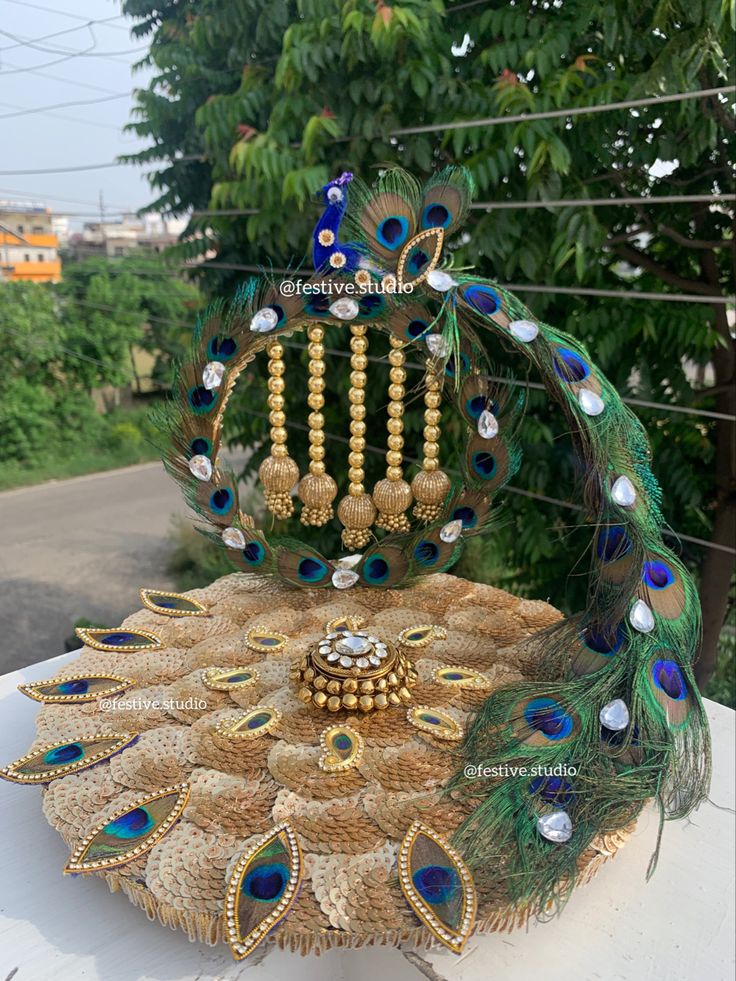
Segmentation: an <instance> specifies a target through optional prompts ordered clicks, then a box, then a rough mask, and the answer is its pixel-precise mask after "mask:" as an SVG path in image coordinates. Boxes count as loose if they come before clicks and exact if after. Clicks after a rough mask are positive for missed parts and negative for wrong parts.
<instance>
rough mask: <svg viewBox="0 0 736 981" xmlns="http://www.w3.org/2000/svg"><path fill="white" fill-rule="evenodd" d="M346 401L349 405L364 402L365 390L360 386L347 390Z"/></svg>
mask: <svg viewBox="0 0 736 981" xmlns="http://www.w3.org/2000/svg"><path fill="white" fill-rule="evenodd" d="M348 402H350V404H351V405H362V404H363V403H364V402H365V391H364V390H363V389H362V388H351V389H350V390H349V392H348Z"/></svg>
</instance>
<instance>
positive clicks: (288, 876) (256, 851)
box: [225, 821, 302, 960]
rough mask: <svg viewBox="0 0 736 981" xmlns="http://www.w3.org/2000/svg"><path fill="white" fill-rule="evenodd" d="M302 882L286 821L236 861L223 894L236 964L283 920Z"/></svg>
mask: <svg viewBox="0 0 736 981" xmlns="http://www.w3.org/2000/svg"><path fill="white" fill-rule="evenodd" d="M301 878H302V855H301V849H300V848H299V841H298V839H297V836H296V834H295V833H294V831H293V829H292V827H291V825H290V824H289V822H288V821H284V822H283V823H282V824H279V825H277V826H276V827H275V828H274V829H273V830H272V831H269V832H268V833H267V834H265V835H262V836H261V837H260V838H259V839H258V840H257V841H256V842H255V844H253V845H251V847H250V848H249V849H248V850H247V851H246V852H244V854H243V855H242V856H241V857H240V858H239V859H238V862H237V864H236V866H235V868H234V869H233V872H232V875H231V876H230V880H229V881H228V884H227V890H226V892H225V925H226V932H227V942H228V943H229V945H230V950H231V951H232V953H233V957H235V959H236V960H242V959H243V958H244V957H247V956H248V954H250V953H251V952H252V951H253V950H255V948H256V947H257V946H258V944H259V943H260V942H261V941H262V940H263V939H264V937H266V936H267V935H268V933H269V932H270V931H271V930H273V928H274V927H275V926H276V925H277V924H278V923H280V922H281V920H283V919H284V917H285V916H286V914H287V913H288V912H289V909H290V907H291V905H292V903H293V902H294V900H295V899H296V896H297V892H298V890H299V884H300V883H301Z"/></svg>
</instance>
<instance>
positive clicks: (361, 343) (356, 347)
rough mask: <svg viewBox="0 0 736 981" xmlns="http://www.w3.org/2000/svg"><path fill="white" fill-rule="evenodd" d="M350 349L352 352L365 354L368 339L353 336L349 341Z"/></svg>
mask: <svg viewBox="0 0 736 981" xmlns="http://www.w3.org/2000/svg"><path fill="white" fill-rule="evenodd" d="M361 326H362V325H361ZM350 349H351V351H353V353H354V354H358V355H360V354H365V353H366V351H367V350H368V341H367V340H366V339H365V337H353V339H352V340H351V342H350ZM367 360H368V359H367V358H366V361H367ZM356 367H357V366H356Z"/></svg>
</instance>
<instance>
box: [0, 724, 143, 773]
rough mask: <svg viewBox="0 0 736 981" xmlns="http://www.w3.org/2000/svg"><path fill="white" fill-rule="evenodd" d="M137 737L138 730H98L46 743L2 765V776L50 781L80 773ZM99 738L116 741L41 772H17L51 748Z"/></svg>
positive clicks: (123, 747)
mask: <svg viewBox="0 0 736 981" xmlns="http://www.w3.org/2000/svg"><path fill="white" fill-rule="evenodd" d="M137 738H138V733H137V732H98V733H97V734H96V735H94V736H87V737H85V738H84V739H71V740H70V739H65V740H63V741H62V742H60V743H45V744H44V745H43V746H41V747H39V748H38V749H34V750H33V752H31V753H26V755H25V756H21V758H20V759H18V760H13V762H12V763H8V765H7V766H4V767H2V769H0V777H2V778H3V780H9V781H10V782H11V783H50V782H51V781H52V780H56V779H58V778H59V777H66V776H68V775H69V774H70V773H79V772H81V771H82V770H86V769H87V767H88V766H94V764H95V763H100V762H101V761H102V760H105V759H107V758H108V757H109V756H114V755H115V753H119V752H120V750H122V749H125V748H126V747H127V746H130V744H131V743H132V742H133V741H134V740H135V739H137ZM97 739H115V740H116V743H115V745H114V746H112V747H108V748H107V749H101V750H98V751H97V752H96V753H94V754H93V755H92V756H85V757H84V759H82V760H74V762H72V763H67V764H66V765H65V766H55V767H54V768H53V769H51V770H43V771H41V772H39V773H18V772H17V771H18V768H19V767H21V766H25V764H26V763H30V762H31V761H32V760H35V759H36V758H37V757H39V756H42V755H43V754H44V753H48V751H49V750H50V749H58V748H59V747H61V746H68V745H69V744H70V742H71V743H73V742H79V743H81V742H94V741H95V740H97Z"/></svg>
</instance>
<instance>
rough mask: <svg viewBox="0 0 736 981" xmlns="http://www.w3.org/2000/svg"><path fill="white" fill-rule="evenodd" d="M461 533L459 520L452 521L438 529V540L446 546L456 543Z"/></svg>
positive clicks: (461, 527) (461, 525) (461, 524)
mask: <svg viewBox="0 0 736 981" xmlns="http://www.w3.org/2000/svg"><path fill="white" fill-rule="evenodd" d="M462 533H463V523H462V521H461V520H460V518H456V519H455V520H454V521H448V522H447V524H446V525H442V527H441V528H440V538H441V539H442V541H443V542H446V543H447V544H452V542H456V541H457V540H458V538H459V537H460V536H461V535H462Z"/></svg>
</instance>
